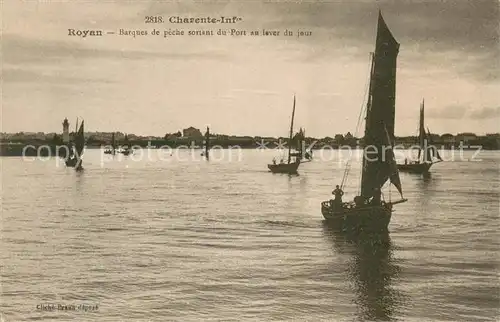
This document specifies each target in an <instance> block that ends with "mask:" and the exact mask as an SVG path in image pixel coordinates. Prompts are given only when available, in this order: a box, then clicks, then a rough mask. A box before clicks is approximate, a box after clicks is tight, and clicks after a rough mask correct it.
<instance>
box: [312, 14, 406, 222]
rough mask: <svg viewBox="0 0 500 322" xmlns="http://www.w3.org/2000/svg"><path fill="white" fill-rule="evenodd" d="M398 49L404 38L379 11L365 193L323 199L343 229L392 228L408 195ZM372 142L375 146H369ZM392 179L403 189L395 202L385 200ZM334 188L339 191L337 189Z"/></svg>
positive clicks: (329, 217) (328, 216)
mask: <svg viewBox="0 0 500 322" xmlns="http://www.w3.org/2000/svg"><path fill="white" fill-rule="evenodd" d="M398 52H399V43H398V42H397V41H396V39H394V37H393V36H392V34H391V32H390V30H389V28H388V27H387V25H386V23H385V21H384V19H383V17H382V14H381V12H380V11H379V17H378V27H377V39H376V45H375V53H374V54H373V55H372V62H371V73H370V83H369V84H370V85H369V91H368V92H369V94H368V100H367V104H366V118H365V120H366V123H365V136H364V140H365V153H363V167H362V174H361V187H360V188H361V189H360V190H361V194H360V195H359V196H356V197H355V198H354V201H352V202H342V199H341V197H337V198H336V199H335V200H327V201H323V202H322V203H321V213H322V214H323V217H324V218H325V220H326V221H327V222H328V223H329V224H332V225H333V226H336V227H337V228H340V229H341V230H343V231H351V232H360V231H364V232H367V231H369V232H383V231H387V229H388V226H389V223H390V220H391V216H392V211H393V206H394V205H395V204H399V203H402V202H406V201H407V199H405V198H403V192H402V186H401V180H400V178H399V172H398V169H397V165H396V160H395V156H394V151H393V150H392V147H393V146H394V143H393V142H394V118H395V106H396V105H395V104H396V102H395V97H396V61H397V55H398ZM358 125H359V124H358ZM368 148H370V150H372V151H368V150H367V149H368ZM349 169H350V164H349V163H348V164H347V166H346V169H345V172H344V177H343V179H342V183H341V187H340V188H338V189H339V190H338V191H339V194H338V196H341V195H342V194H343V191H342V187H343V186H344V184H345V182H346V180H347V177H348V174H349ZM388 180H389V181H390V183H391V184H392V185H394V186H395V187H396V188H397V190H398V191H399V193H400V195H401V199H400V200H397V201H394V202H393V201H390V200H389V201H385V200H383V195H382V188H383V186H384V185H385V183H386V182H387V181H388ZM389 187H390V184H389ZM334 192H337V189H336V190H335V191H334Z"/></svg>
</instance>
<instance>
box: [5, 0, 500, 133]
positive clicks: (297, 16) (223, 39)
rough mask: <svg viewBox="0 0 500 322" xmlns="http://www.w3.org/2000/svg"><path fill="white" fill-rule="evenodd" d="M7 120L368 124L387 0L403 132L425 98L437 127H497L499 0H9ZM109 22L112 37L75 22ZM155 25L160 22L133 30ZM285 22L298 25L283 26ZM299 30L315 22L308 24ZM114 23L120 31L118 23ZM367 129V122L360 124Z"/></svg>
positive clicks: (148, 127) (345, 128)
mask: <svg viewBox="0 0 500 322" xmlns="http://www.w3.org/2000/svg"><path fill="white" fill-rule="evenodd" d="M2 6H3V8H2V10H1V11H2V31H3V32H2V36H1V45H2V49H1V57H0V58H1V62H2V109H1V122H0V126H1V128H0V131H1V132H19V131H25V132H38V131H41V132H60V131H62V125H61V123H62V120H63V119H64V118H65V117H67V118H68V119H69V121H70V123H71V126H74V124H75V121H76V118H77V117H79V118H80V119H81V118H83V119H85V125H86V131H121V132H126V133H134V134H137V135H164V134H165V133H171V132H176V131H177V130H181V129H183V128H187V127H189V126H194V127H197V128H201V129H203V128H205V127H206V126H210V128H211V132H212V133H225V134H234V135H264V136H267V135H269V136H286V135H287V133H288V131H289V122H290V117H291V110H292V104H293V96H294V95H296V99H297V105H296V115H295V126H296V127H297V128H298V127H299V126H302V127H304V128H305V129H306V135H307V136H314V137H325V136H333V135H335V134H336V133H347V132H351V133H353V134H356V126H357V121H358V116H359V113H360V110H361V108H362V106H363V104H365V98H366V95H365V92H366V87H367V82H368V76H369V75H368V73H369V67H370V58H369V57H370V56H369V55H370V52H371V51H373V49H374V46H375V34H376V25H377V16H378V10H379V9H380V10H381V12H382V15H383V17H384V19H385V21H386V23H387V25H388V27H389V29H390V30H391V32H392V34H393V35H394V37H395V38H396V40H397V41H398V42H399V43H400V50H399V56H398V62H397V66H398V69H397V84H396V125H395V134H396V135H398V136H404V135H415V134H416V132H417V128H418V115H419V106H420V103H421V101H422V99H425V108H426V120H425V123H426V126H428V127H429V128H430V130H431V132H433V133H439V134H442V133H452V134H455V133H459V132H475V133H478V134H484V133H493V132H498V131H499V130H498V129H499V124H500V96H499V94H498V93H499V89H500V88H499V85H500V80H499V70H500V67H499V57H500V55H499V29H498V21H499V4H498V2H497V1H496V0H484V1H483V0H475V1H466V0H441V1H424V0H415V1H409V0H378V1H375V0H370V1H369V0H331V1H283V0H282V1H277V0H273V1H263V0H253V1H251V0H242V1H220V0H217V1H216V0H206V1H203V2H202V1H173V0H172V1H145V0H142V1H135V2H132V1H118V0H115V1H110V0H108V1H96V0H85V1H62V0H60V1H3V2H2ZM152 15H155V16H162V17H163V18H164V19H165V20H168V19H169V17H171V16H180V17H207V16H210V17H220V16H228V17H232V16H238V17H241V18H242V19H243V20H242V21H241V22H237V23H236V24H233V25H220V24H182V25H180V24H172V23H169V22H168V21H167V22H165V23H163V24H145V23H144V20H145V16H152ZM69 28H72V29H80V30H103V31H104V35H103V36H102V37H85V38H82V37H76V36H69V35H68V29H69ZM121 28H122V29H127V30H147V31H148V32H150V31H151V30H152V29H154V28H156V29H158V30H159V31H160V32H161V35H160V36H152V35H148V36H137V37H135V38H134V37H132V36H125V35H122V36H120V35H119V34H118V33H119V29H121ZM219 28H222V29H228V28H229V29H230V28H235V29H238V30H246V31H247V33H249V32H250V31H251V30H259V31H262V29H266V30H279V31H280V34H281V35H280V36H278V37H273V36H212V37H210V36H187V35H185V36H169V37H166V38H165V37H163V31H164V30H168V29H179V30H184V31H185V32H187V31H189V30H214V32H216V31H217V30H218V29H219ZM285 29H288V30H291V31H293V32H294V36H291V37H290V36H282V34H283V32H284V30H285ZM297 30H303V31H310V32H311V33H312V34H311V35H310V36H308V37H298V38H297V37H296V36H295V35H296V34H297ZM108 31H110V32H115V34H107V32H108ZM358 133H362V130H361V132H358Z"/></svg>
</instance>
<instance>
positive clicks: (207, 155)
mask: <svg viewBox="0 0 500 322" xmlns="http://www.w3.org/2000/svg"><path fill="white" fill-rule="evenodd" d="M201 156H202V157H205V158H206V159H207V161H208V160H210V128H209V127H208V126H207V131H206V132H205V150H204V151H203V152H201Z"/></svg>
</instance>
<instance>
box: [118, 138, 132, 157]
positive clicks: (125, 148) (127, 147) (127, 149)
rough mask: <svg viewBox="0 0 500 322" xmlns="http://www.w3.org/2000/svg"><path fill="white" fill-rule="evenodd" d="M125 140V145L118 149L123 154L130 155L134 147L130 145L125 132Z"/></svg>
mask: <svg viewBox="0 0 500 322" xmlns="http://www.w3.org/2000/svg"><path fill="white" fill-rule="evenodd" d="M123 141H124V143H125V145H124V146H122V147H121V149H120V150H118V152H119V153H121V154H123V155H129V154H131V153H133V152H134V151H133V150H132V147H131V146H130V143H129V140H128V135H127V134H125V137H124V138H123Z"/></svg>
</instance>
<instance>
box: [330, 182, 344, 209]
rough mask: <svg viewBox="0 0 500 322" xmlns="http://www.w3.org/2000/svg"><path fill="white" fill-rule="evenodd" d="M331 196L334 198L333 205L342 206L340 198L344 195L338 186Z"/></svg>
mask: <svg viewBox="0 0 500 322" xmlns="http://www.w3.org/2000/svg"><path fill="white" fill-rule="evenodd" d="M332 194H333V195H334V196H335V200H334V202H335V204H337V205H342V196H343V195H344V191H342V189H340V187H339V185H336V186H335V190H333V191H332Z"/></svg>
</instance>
